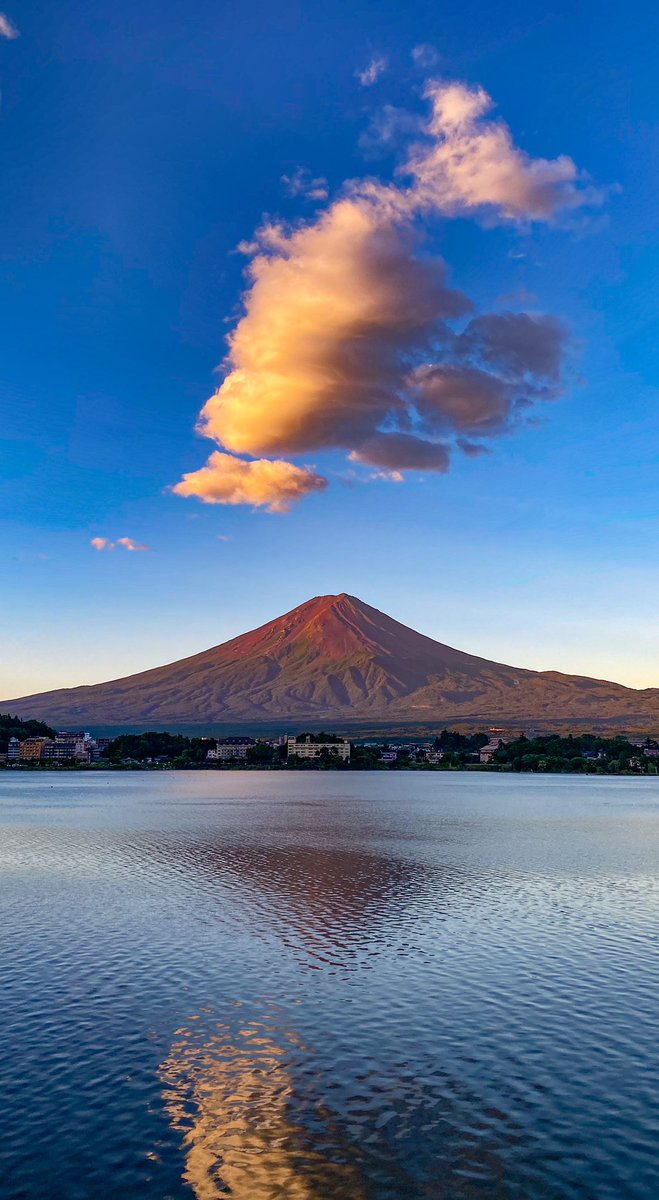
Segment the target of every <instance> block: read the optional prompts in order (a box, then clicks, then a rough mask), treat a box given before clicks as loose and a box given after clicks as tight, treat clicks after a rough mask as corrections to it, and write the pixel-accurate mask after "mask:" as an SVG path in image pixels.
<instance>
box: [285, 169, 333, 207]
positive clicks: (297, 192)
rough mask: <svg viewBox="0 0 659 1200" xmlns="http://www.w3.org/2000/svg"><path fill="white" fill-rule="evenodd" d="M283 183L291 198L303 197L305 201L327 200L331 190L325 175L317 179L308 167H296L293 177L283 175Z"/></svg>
mask: <svg viewBox="0 0 659 1200" xmlns="http://www.w3.org/2000/svg"><path fill="white" fill-rule="evenodd" d="M281 181H282V183H283V184H284V185H285V187H286V191H287V192H288V194H289V196H303V197H304V199H305V200H327V197H328V195H329V190H328V186H327V180H326V179H325V176H324V175H318V176H316V177H315V178H314V177H313V176H312V175H311V174H310V172H309V171H308V170H307V168H306V167H296V169H295V171H293V174H292V175H282V177H281Z"/></svg>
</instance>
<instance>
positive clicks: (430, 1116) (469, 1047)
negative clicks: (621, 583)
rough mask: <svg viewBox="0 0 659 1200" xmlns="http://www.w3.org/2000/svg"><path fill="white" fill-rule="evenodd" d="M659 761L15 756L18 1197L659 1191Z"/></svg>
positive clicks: (6, 1065)
mask: <svg viewBox="0 0 659 1200" xmlns="http://www.w3.org/2000/svg"><path fill="white" fill-rule="evenodd" d="M658 852H659V780H655V779H638V780H636V779H622V780H614V779H603V780H598V779H594V778H591V779H586V778H569V777H563V778H560V777H553V778H552V777H546V778H509V777H506V776H490V775H469V774H461V775H453V774H452V775H445V774H439V773H433V774H431V773H428V774H411V773H410V774H405V773H400V774H390V775H384V776H383V775H381V774H377V773H374V774H370V773H369V774H354V775H350V776H347V775H341V774H333V773H322V774H321V773H314V774H284V773H282V774H274V773H273V774H269V773H266V772H249V773H239V772H232V773H228V772H227V773H222V774H220V773H213V772H199V773H187V774H185V773H158V774H139V773H137V774H134V773H127V774H105V773H98V774H82V773H81V774H76V775H68V774H64V773H62V774H39V775H28V774H18V773H11V772H6V773H5V774H3V775H2V776H1V777H0V978H1V982H2V1009H1V1019H0V1080H1V1082H2V1113H1V1117H0V1120H1V1131H2V1137H1V1138H0V1195H2V1197H3V1200H4V1198H5V1197H11V1198H12V1200H15V1198H18V1197H29V1198H35V1200H36V1198H37V1197H38V1198H39V1200H41V1198H46V1200H77V1198H79V1200H118V1198H119V1197H121V1198H122V1200H125V1198H126V1197H128V1198H131V1197H140V1198H145V1200H165V1198H171V1200H184V1198H185V1197H188V1198H190V1197H194V1196H196V1197H198V1198H200V1200H212V1198H213V1197H221V1196H232V1197H234V1198H235V1200H279V1198H281V1200H333V1198H336V1200H398V1198H400V1197H404V1198H411V1200H417V1198H418V1200H422V1198H427V1197H434V1198H435V1197H436V1198H438V1200H440V1198H441V1200H466V1198H474V1200H475V1198H482V1200H494V1198H497V1200H504V1198H505V1200H513V1198H519V1200H536V1198H538V1200H539V1198H543V1200H559V1198H560V1200H564V1198H569V1197H584V1198H585V1197H588V1198H592V1200H608V1198H615V1200H622V1198H625V1200H633V1198H635V1197H637V1198H639V1200H641V1198H642V1200H651V1198H652V1200H655V1198H656V1197H657V1196H659V1162H658V1155H659V923H658V920H657V917H658V904H657V900H658V893H659V888H658V885H657V861H658Z"/></svg>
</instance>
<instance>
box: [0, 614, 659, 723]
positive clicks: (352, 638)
mask: <svg viewBox="0 0 659 1200" xmlns="http://www.w3.org/2000/svg"><path fill="white" fill-rule="evenodd" d="M3 709H4V710H5V711H7V710H8V709H10V710H11V711H12V712H17V713H18V714H19V715H21V716H23V715H25V716H30V717H37V718H42V719H45V720H47V721H48V722H49V723H50V724H53V723H55V724H57V725H60V726H65V725H68V726H81V727H82V726H83V725H92V726H99V725H112V726H116V725H122V724H123V725H141V726H143V727H145V726H148V725H149V724H152V725H156V724H157V725H163V724H167V723H169V724H170V725H174V724H194V723H200V724H201V723H212V722H222V723H226V722H231V721H236V722H240V721H253V722H259V721H274V720H279V721H281V722H282V723H286V721H287V720H288V721H289V722H291V723H292V722H296V723H297V724H299V723H300V722H303V721H304V720H309V721H319V720H322V721H325V720H333V721H343V722H344V723H345V722H350V721H365V720H366V721H370V720H372V721H374V722H375V721H388V720H392V721H401V722H403V721H404V722H413V721H418V722H420V723H424V724H429V723H432V724H440V723H446V722H449V721H459V720H473V719H477V718H478V719H482V720H485V721H504V720H511V721H518V722H520V721H525V722H528V721H533V722H536V723H538V724H542V723H543V722H552V721H556V720H562V719H564V718H566V719H568V718H569V719H574V720H578V721H587V720H592V721H593V722H606V721H608V722H616V721H619V722H627V723H632V722H639V721H640V722H641V723H645V724H648V723H649V724H653V723H655V724H659V689H656V688H648V689H646V690H644V691H635V690H634V689H632V688H626V687H623V686H622V685H621V684H616V683H608V682H606V681H603V680H596V679H588V678H585V677H581V676H575V675H562V674H560V673H559V672H554V671H527V670H523V669H518V668H515V667H509V666H504V665H502V664H500V663H495V662H489V661H488V660H487V659H484V658H477V657H475V656H474V655H471V654H465V653H463V652H462V651H460V650H454V649H452V648H451V647H450V646H444V645H442V643H441V642H435V641H433V640H432V638H428V637H425V636H424V635H423V634H420V633H416V632H415V631H414V630H413V629H409V628H408V627H407V626H406V625H401V624H400V623H399V622H398V621H394V620H393V619H392V618H391V617H388V616H386V615H385V614H384V613H381V612H379V611H378V609H375V608H371V606H370V605H368V604H364V602H363V601H361V600H358V599H356V598H355V597H353V596H348V595H346V594H345V593H343V594H341V595H339V596H317V597H316V598H315V599H313V600H309V601H307V603H305V604H302V605H300V606H299V608H295V609H293V610H292V612H289V613H286V614H285V615H284V616H282V617H279V618H278V619H277V620H275V621H272V622H270V623H268V624H266V625H262V626H261V627H260V628H259V629H255V630H252V631H251V632H250V633H245V634H242V635H241V636H240V637H236V638H233V639H232V640H231V641H229V642H224V643H223V644H222V645H220V646H215V647H213V648H212V649H211V650H205V651H203V652H202V653H201V654H195V655H193V656H192V657H191V658H185V659H181V660H180V661H179V662H175V663H171V664H168V665H167V666H163V667H156V668H155V669H153V670H150V671H143V672H141V673H140V674H138V675H130V676H128V677H126V678H124V679H117V680H112V681H111V682H109V683H100V684H95V685H93V686H85V687H76V688H64V689H59V690H57V691H52V692H42V693H40V694H38V695H35V696H24V697H21V698H20V699H15V700H5V701H2V702H0V711H1V710H3Z"/></svg>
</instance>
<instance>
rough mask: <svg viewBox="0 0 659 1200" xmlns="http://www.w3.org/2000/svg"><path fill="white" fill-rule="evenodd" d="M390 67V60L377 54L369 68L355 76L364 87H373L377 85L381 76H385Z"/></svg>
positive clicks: (357, 72)
mask: <svg viewBox="0 0 659 1200" xmlns="http://www.w3.org/2000/svg"><path fill="white" fill-rule="evenodd" d="M388 66H389V59H388V58H386V57H385V55H383V54H376V55H374V57H373V58H372V59H371V61H370V63H369V64H368V66H366V67H364V68H363V70H361V71H356V72H355V74H356V76H357V78H358V80H359V82H360V83H361V85H362V87H372V86H373V84H374V83H377V81H378V79H379V78H380V76H381V75H384V73H385V71H386V70H387V67H388Z"/></svg>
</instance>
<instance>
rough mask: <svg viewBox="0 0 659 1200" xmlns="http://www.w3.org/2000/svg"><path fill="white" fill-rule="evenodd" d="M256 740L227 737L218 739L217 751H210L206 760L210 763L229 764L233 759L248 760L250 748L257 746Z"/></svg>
mask: <svg viewBox="0 0 659 1200" xmlns="http://www.w3.org/2000/svg"><path fill="white" fill-rule="evenodd" d="M255 745H256V742H255V741H254V738H250V737H227V738H218V739H217V746H216V748H215V750H209V751H208V754H207V755H206V759H207V760H208V761H209V762H228V761H230V760H231V759H233V758H242V759H245V758H247V751H248V750H249V748H250V746H255Z"/></svg>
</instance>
